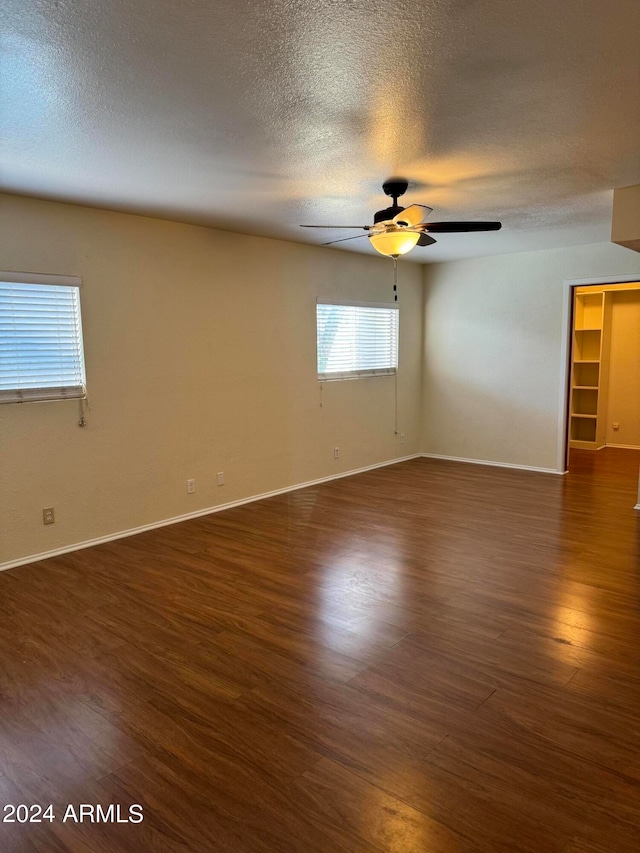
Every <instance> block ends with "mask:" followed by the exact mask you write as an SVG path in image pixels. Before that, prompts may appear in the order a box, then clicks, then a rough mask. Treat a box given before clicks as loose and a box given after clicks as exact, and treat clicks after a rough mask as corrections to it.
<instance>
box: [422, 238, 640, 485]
mask: <svg viewBox="0 0 640 853" xmlns="http://www.w3.org/2000/svg"><path fill="white" fill-rule="evenodd" d="M639 272H640V256H638V255H637V254H636V253H634V252H632V251H630V250H628V249H625V248H622V247H620V246H614V245H612V244H610V243H601V244H596V245H592V246H578V247H575V248H567V249H554V250H550V251H539V252H526V253H518V254H511V255H500V256H494V257H487V258H476V259H473V260H464V261H454V262H451V263H443V264H433V265H430V266H426V267H425V268H424V274H425V340H424V358H425V365H424V371H423V377H424V380H423V417H422V424H423V439H422V449H423V451H425V452H427V453H434V454H440V455H444V456H454V457H460V458H466V459H476V460H487V461H492V462H502V463H506V464H513V465H524V466H532V467H539V468H549V469H557V468H558V445H559V438H560V436H559V427H558V424H559V420H560V414H561V411H560V410H561V402H560V399H561V397H560V391H561V385H562V378H563V375H564V363H563V349H562V347H563V339H564V335H565V329H564V328H563V311H564V308H565V305H564V299H565V288H564V285H563V283H564V281H565V280H567V279H581V278H585V279H586V278H598V277H600V276H616V275H620V276H626V275H637V274H638V273H639Z"/></svg>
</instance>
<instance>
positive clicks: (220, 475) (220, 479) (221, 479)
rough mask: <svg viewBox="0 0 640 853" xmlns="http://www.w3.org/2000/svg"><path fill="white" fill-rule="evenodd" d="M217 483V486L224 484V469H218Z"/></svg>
mask: <svg viewBox="0 0 640 853" xmlns="http://www.w3.org/2000/svg"><path fill="white" fill-rule="evenodd" d="M217 483H218V485H219V486H224V471H218V477H217Z"/></svg>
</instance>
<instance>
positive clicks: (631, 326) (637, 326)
mask: <svg viewBox="0 0 640 853" xmlns="http://www.w3.org/2000/svg"><path fill="white" fill-rule="evenodd" d="M608 296H609V298H611V299H612V305H611V335H610V352H609V356H610V360H609V383H608V384H609V390H608V394H607V432H606V442H607V444H621V445H624V446H627V447H640V290H623V291H620V292H618V293H614V294H609V295H608ZM614 423H619V424H620V429H619V430H614V429H613V424H614Z"/></svg>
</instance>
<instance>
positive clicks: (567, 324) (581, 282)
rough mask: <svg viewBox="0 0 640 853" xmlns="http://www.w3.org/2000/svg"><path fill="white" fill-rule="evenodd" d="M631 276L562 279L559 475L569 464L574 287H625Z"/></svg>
mask: <svg viewBox="0 0 640 853" xmlns="http://www.w3.org/2000/svg"><path fill="white" fill-rule="evenodd" d="M638 280H639V276H638V274H637V273H636V274H635V275H605V276H601V277H600V278H566V279H565V280H564V284H563V286H562V306H563V307H562V330H563V333H562V345H561V348H560V364H561V370H560V397H559V409H558V449H557V457H556V465H557V468H558V471H559V472H560V473H565V474H566V472H567V468H568V464H569V382H570V380H571V338H572V335H573V328H572V327H573V302H574V299H573V295H574V288H575V287H591V286H597V285H599V284H627V283H629V282H634V281H638Z"/></svg>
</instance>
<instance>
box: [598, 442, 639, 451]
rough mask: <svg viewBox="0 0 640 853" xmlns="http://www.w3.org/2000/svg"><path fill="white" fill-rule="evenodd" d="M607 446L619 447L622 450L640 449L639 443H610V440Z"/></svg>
mask: <svg viewBox="0 0 640 853" xmlns="http://www.w3.org/2000/svg"><path fill="white" fill-rule="evenodd" d="M605 447H617V448H619V449H620V450H640V447H638V445H637V444H609V442H607V443H606V444H605Z"/></svg>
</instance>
